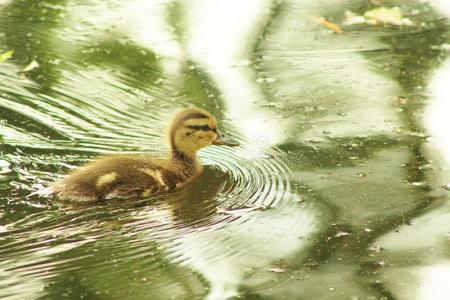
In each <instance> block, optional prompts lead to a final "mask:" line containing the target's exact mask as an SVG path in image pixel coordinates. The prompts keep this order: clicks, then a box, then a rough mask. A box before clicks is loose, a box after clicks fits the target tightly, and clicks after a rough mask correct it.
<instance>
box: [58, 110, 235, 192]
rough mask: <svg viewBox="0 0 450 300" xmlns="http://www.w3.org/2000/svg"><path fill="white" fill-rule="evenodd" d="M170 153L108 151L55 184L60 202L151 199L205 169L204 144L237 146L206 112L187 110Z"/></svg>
mask: <svg viewBox="0 0 450 300" xmlns="http://www.w3.org/2000/svg"><path fill="white" fill-rule="evenodd" d="M169 142H170V143H169V144H170V151H169V153H168V155H167V156H166V157H162V158H161V157H160V158H157V157H152V155H151V154H147V155H144V154H136V155H120V154H119V155H109V156H105V157H103V158H100V159H97V160H94V161H92V162H90V163H88V164H86V165H84V166H82V167H80V168H78V169H76V170H74V171H73V172H72V173H70V174H69V175H68V176H66V177H65V178H63V179H62V180H60V181H58V182H56V183H55V184H54V185H53V186H52V190H53V193H54V195H56V196H57V197H58V198H59V199H62V200H72V201H98V200H105V199H112V198H134V197H148V196H150V195H153V194H156V193H160V192H163V191H169V190H173V189H176V188H179V187H181V186H183V185H185V184H187V183H188V182H190V181H192V180H193V179H195V178H196V177H198V176H199V175H200V174H201V173H202V171H203V167H202V165H201V162H200V161H199V159H198V157H197V151H198V150H200V149H201V148H204V147H207V146H209V145H211V144H213V145H228V146H235V145H237V144H236V143H232V142H227V141H226V140H225V139H223V138H222V137H221V136H220V135H219V133H218V131H217V122H216V119H215V118H214V117H213V116H212V115H211V114H210V113H209V112H207V111H206V110H204V109H200V108H189V109H185V110H183V111H181V112H180V113H178V114H177V115H176V116H175V118H174V119H173V121H172V123H171V125H170V128H169Z"/></svg>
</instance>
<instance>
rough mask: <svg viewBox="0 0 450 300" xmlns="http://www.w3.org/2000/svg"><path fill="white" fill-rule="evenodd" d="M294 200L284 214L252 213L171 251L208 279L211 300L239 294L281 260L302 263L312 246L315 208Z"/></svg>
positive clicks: (181, 242)
mask: <svg viewBox="0 0 450 300" xmlns="http://www.w3.org/2000/svg"><path fill="white" fill-rule="evenodd" d="M292 197H294V198H295V196H294V195H292ZM287 198H288V197H287ZM285 200H286V201H289V199H285ZM290 200H291V202H290V203H289V204H287V205H285V206H284V207H283V208H281V209H278V208H273V209H269V210H267V211H263V212H257V213H249V214H248V215H246V216H243V217H242V219H241V220H239V221H237V222H234V223H231V224H229V225H226V226H223V227H221V228H219V229H216V230H210V231H207V232H201V231H200V232H193V233H190V234H187V235H185V236H183V237H181V238H179V239H177V240H176V242H175V245H172V246H170V248H171V249H173V250H175V253H174V254H175V256H177V257H178V259H179V261H180V262H181V263H182V265H184V266H187V267H190V268H192V269H194V270H196V271H197V272H199V273H200V274H202V276H204V277H205V278H206V279H207V280H208V282H209V283H210V285H211V290H210V291H209V295H208V298H207V299H208V300H222V299H228V298H229V297H232V296H236V295H238V288H239V287H240V286H241V285H245V284H246V281H245V280H246V279H247V278H249V277H250V276H251V275H253V274H255V273H256V275H255V276H256V277H261V274H260V273H261V272H262V273H267V272H268V270H269V268H270V265H271V263H273V262H275V261H276V260H279V259H281V258H289V257H290V256H292V255H294V254H296V255H297V256H296V259H297V260H298V259H300V258H299V257H298V254H299V252H300V251H302V250H303V249H304V248H305V247H306V246H308V245H310V242H309V241H308V240H309V238H310V237H311V236H312V235H313V234H314V233H315V232H316V231H318V229H319V221H318V218H317V211H316V210H315V209H314V208H312V207H311V206H308V205H300V204H299V203H296V202H295V201H293V200H294V199H290ZM246 273H247V274H246ZM258 273H259V275H258ZM262 277H263V278H264V276H262Z"/></svg>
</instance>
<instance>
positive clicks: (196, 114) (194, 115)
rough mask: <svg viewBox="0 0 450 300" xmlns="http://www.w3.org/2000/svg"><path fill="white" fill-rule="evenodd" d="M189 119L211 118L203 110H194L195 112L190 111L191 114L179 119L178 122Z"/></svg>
mask: <svg viewBox="0 0 450 300" xmlns="http://www.w3.org/2000/svg"><path fill="white" fill-rule="evenodd" d="M189 119H209V116H207V115H205V114H203V113H201V112H194V113H190V114H187V115H185V116H183V117H182V118H181V119H180V120H178V122H179V123H182V122H184V121H186V120H189Z"/></svg>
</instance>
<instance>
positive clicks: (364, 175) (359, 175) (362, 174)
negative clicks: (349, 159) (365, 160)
mask: <svg viewBox="0 0 450 300" xmlns="http://www.w3.org/2000/svg"><path fill="white" fill-rule="evenodd" d="M356 176H358V177H359V178H364V177H366V176H367V174H366V173H362V172H361V173H358V174H357V175H356Z"/></svg>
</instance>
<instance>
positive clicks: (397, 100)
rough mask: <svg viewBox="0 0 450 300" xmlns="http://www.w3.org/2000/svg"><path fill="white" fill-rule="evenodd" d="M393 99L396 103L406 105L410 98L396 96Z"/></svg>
mask: <svg viewBox="0 0 450 300" xmlns="http://www.w3.org/2000/svg"><path fill="white" fill-rule="evenodd" d="M391 99H392V101H394V102H395V104H396V105H406V104H408V99H405V98H403V97H400V96H394V97H392V98H391Z"/></svg>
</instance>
